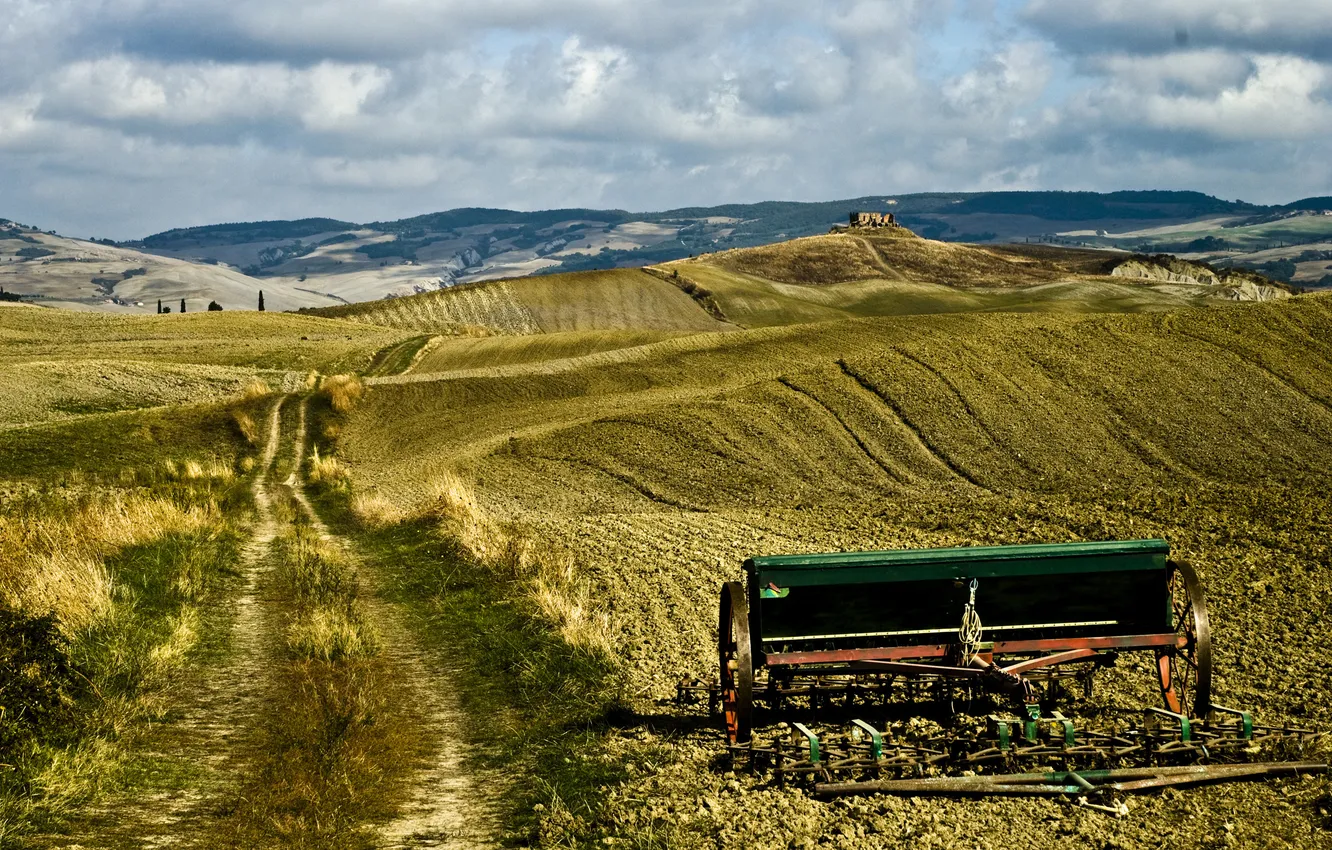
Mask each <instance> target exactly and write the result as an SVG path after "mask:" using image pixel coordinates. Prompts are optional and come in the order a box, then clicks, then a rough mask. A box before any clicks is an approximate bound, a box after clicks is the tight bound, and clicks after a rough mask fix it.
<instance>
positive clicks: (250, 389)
mask: <svg viewBox="0 0 1332 850" xmlns="http://www.w3.org/2000/svg"><path fill="white" fill-rule="evenodd" d="M272 394H273V388H272V387H270V386H269V385H268V382H267V381H265V380H263V379H262V378H254V379H253V380H251V381H250V382H249V383H247V384H246V385H245V386H244V387H243V388H242V389H241V391H240V397H241V400H242V401H257V400H259V399H261V398H266V397H267V396H270V395H272Z"/></svg>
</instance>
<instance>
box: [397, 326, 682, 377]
mask: <svg viewBox="0 0 1332 850" xmlns="http://www.w3.org/2000/svg"><path fill="white" fill-rule="evenodd" d="M687 334H688V331H566V332H563V333H551V334H534V335H530V336H499V337H482V338H471V339H469V338H458V339H442V340H439V341H438V342H437V343H436V344H435V345H434V346H432V347H431V348H430V349H429V350H428V351H427V352H426V353H425V355H424V356H423V357H422V358H421V359H420V360H419V361H418V362H417V364H416V366H415V367H414V369H413V371H414V372H415V373H418V374H420V373H434V372H449V371H454V370H459V369H494V368H502V367H508V366H515V365H520V364H527V363H537V362H547V361H552V360H564V359H566V358H570V357H585V356H587V355H589V354H597V353H600V352H604V351H616V350H619V349H624V348H636V347H638V346H642V345H650V344H652V343H656V342H662V341H664V340H668V339H673V338H676V337H680V336H684V335H687Z"/></svg>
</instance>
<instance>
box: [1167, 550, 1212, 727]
mask: <svg viewBox="0 0 1332 850" xmlns="http://www.w3.org/2000/svg"><path fill="white" fill-rule="evenodd" d="M1170 568H1171V569H1170V611H1171V616H1172V618H1173V622H1174V626H1175V633H1176V634H1177V635H1178V636H1179V637H1181V638H1183V640H1181V641H1179V643H1178V645H1177V647H1176V648H1175V649H1163V650H1157V653H1156V667H1157V672H1158V673H1159V675H1160V678H1161V697H1162V699H1163V700H1164V701H1165V706H1166V708H1167V709H1169V710H1170V711H1173V712H1176V713H1177V714H1187V715H1189V716H1190V717H1206V716H1207V712H1208V709H1209V708H1210V707H1211V704H1212V633H1211V630H1210V629H1209V628H1208V626H1207V600H1206V599H1204V598H1203V591H1202V584H1201V583H1200V582H1199V581H1198V574H1197V573H1195V572H1194V571H1193V567H1190V566H1189V565H1188V564H1186V563H1184V562H1183V561H1171V562H1170Z"/></svg>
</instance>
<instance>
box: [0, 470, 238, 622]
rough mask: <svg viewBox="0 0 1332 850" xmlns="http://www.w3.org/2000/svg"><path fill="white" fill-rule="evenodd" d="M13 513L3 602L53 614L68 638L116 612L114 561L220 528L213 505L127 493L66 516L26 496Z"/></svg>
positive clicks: (5, 541) (79, 502) (2, 525)
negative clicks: (110, 562) (119, 554)
mask: <svg viewBox="0 0 1332 850" xmlns="http://www.w3.org/2000/svg"><path fill="white" fill-rule="evenodd" d="M229 471H230V470H228V472H229ZM6 508H7V509H6V510H5V511H4V512H3V513H2V514H0V562H2V563H4V564H5V567H6V568H5V570H4V571H3V572H0V600H2V601H3V602H4V604H6V605H7V606H9V607H11V608H15V609H18V610H20V611H23V612H24V613H26V614H29V615H33V616H37V615H44V614H54V615H55V616H56V617H57V618H58V619H59V622H60V624H61V628H62V629H63V630H65V631H66V632H68V633H74V632H76V631H78V630H79V629H82V628H86V627H87V626H89V625H91V624H93V623H94V622H96V621H97V620H98V619H99V618H100V617H103V616H105V615H106V614H107V613H108V612H110V610H111V607H112V592H113V588H112V580H111V577H110V575H109V574H108V573H107V570H106V567H105V566H104V563H103V560H104V558H105V557H106V556H108V555H109V554H110V553H112V552H115V551H117V550H119V549H121V548H124V547H126V546H131V545H135V544H138V543H144V542H147V541H149V540H154V539H156V538H159V537H161V536H163V535H165V534H170V533H173V532H185V531H195V530H200V529H205V528H212V527H216V526H217V525H219V524H220V523H221V511H220V508H219V507H218V506H217V504H216V503H215V502H212V501H208V502H206V503H204V504H201V505H195V506H191V507H182V506H181V504H180V503H179V502H178V501H176V500H174V499H169V498H163V497H158V496H151V495H142V494H138V493H124V492H92V493H85V494H82V495H78V496H74V497H72V498H71V500H70V502H69V504H68V505H67V506H66V507H65V509H63V510H52V509H51V505H50V502H49V501H48V500H46V499H37V498H36V497H28V498H27V499H25V497H22V496H20V497H17V498H16V499H14V500H12V501H11V503H10V504H9V505H7V506H6Z"/></svg>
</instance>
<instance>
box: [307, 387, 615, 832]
mask: <svg viewBox="0 0 1332 850" xmlns="http://www.w3.org/2000/svg"><path fill="white" fill-rule="evenodd" d="M330 389H331V390H332V392H325V393H321V394H319V395H317V396H315V398H314V400H313V403H312V405H311V414H312V417H311V418H312V422H313V423H314V424H315V425H316V426H317V427H315V428H313V429H312V430H313V432H314V433H315V434H316V435H319V436H320V437H322V438H323V439H322V442H323V443H324V455H325V458H327V459H328V460H336V458H335V457H334V456H333V452H334V451H335V448H336V446H335V441H336V436H337V434H338V432H339V427H338V421H337V420H338V417H339V416H340V414H342V413H345V412H346V411H347V409H349V406H347V405H344V404H342V403H340V393H341V391H340V390H339V388H338V386H337V385H334V386H333V387H330ZM320 442H321V440H320V439H319V438H316V441H315V448H316V449H318V446H319V443H320ZM325 462H327V461H325ZM348 484H349V482H348V479H347V477H346V473H345V470H344V471H343V474H341V475H340V476H338V477H336V478H334V479H333V480H332V481H329V482H326V484H325V486H321V487H319V488H318V491H319V496H318V504H319V506H320V512H321V514H322V515H323V516H324V517H325V518H326V519H327V520H331V521H332V523H333V526H334V527H335V528H336V529H339V530H341V531H343V532H344V533H346V534H347V535H349V536H352V535H354V536H355V537H356V538H357V539H358V541H359V543H360V549H361V551H362V552H363V553H364V556H365V557H366V558H368V559H371V560H372V561H373V564H372V565H371V566H372V569H373V570H374V572H375V573H376V574H377V575H378V576H380V577H381V582H382V589H381V595H382V597H383V598H384V599H385V601H387V602H389V603H390V604H394V605H405V606H407V607H408V609H409V610H411V611H412V613H413V614H414V615H415V616H413V617H412V618H411V619H412V620H413V622H415V623H416V624H417V628H418V631H419V637H420V639H421V641H422V642H423V644H425V645H427V646H430V647H433V648H434V649H435V650H436V651H437V652H438V653H439V654H440V655H441V656H446V657H449V658H451V659H457V660H458V662H460V663H458V664H457V665H456V668H457V675H458V676H459V681H458V683H457V685H458V687H459V689H460V691H461V695H462V699H461V704H462V707H463V710H464V711H465V712H466V714H467V716H468V718H469V720H470V722H471V729H469V733H470V736H469V737H470V738H471V739H472V741H473V743H474V746H475V748H474V749H473V751H472V752H471V753H469V755H468V761H469V762H470V763H471V764H473V765H475V766H476V767H478V768H482V769H483V770H484V769H489V770H490V771H494V772H495V773H497V774H502V775H504V776H505V777H506V778H507V779H508V780H509V781H511V782H512V783H513V786H512V790H511V792H510V793H507V794H505V795H503V802H501V803H500V805H498V806H497V807H496V808H497V810H498V814H499V815H500V818H501V822H502V824H503V826H504V828H505V835H504V836H503V840H504V842H505V843H506V844H519V845H538V846H561V847H564V846H577V845H579V844H581V843H585V842H586V841H587V840H588V839H589V838H590V837H591V836H592V834H593V833H594V832H596V831H597V826H596V825H597V824H598V822H599V821H600V820H601V819H602V809H603V804H604V801H605V799H606V791H607V789H608V788H609V787H613V786H615V785H618V784H619V783H620V781H621V780H623V778H624V776H625V771H624V767H623V766H622V765H620V764H619V763H618V762H617V761H615V760H613V759H610V760H608V759H604V758H602V757H601V751H602V747H601V746H600V745H599V744H600V739H601V737H602V736H603V734H604V733H605V731H606V730H607V729H608V728H610V726H611V724H612V723H613V721H614V719H615V718H616V716H617V715H619V714H620V713H622V712H623V706H622V702H621V696H622V678H621V676H620V674H619V671H618V669H617V666H616V664H615V663H614V659H613V657H612V653H611V651H610V647H609V644H608V643H607V642H606V640H605V633H604V622H603V620H602V618H601V616H600V615H599V614H598V613H597V612H596V611H595V610H594V606H593V605H591V604H590V601H589V600H588V598H587V597H586V592H585V590H583V589H580V588H579V587H578V586H577V583H576V580H575V579H574V576H573V570H572V566H571V564H569V563H568V562H567V560H566V559H563V558H561V557H559V555H558V553H554V552H550V551H545V550H544V549H543V548H542V547H540V546H539V545H536V544H535V543H534V542H533V541H531V540H529V539H527V538H525V537H524V536H523V535H522V534H521V532H520V531H519V530H517V529H513V528H505V527H501V526H500V525H498V524H496V523H494V522H493V521H491V520H490V519H489V518H488V517H486V516H484V515H483V514H482V513H481V512H480V510H479V508H478V507H477V505H476V502H475V499H474V498H472V497H471V496H470V493H469V492H468V491H467V489H466V488H465V487H463V486H462V485H461V484H460V483H459V482H456V481H448V482H441V483H440V486H439V488H438V489H439V491H440V492H439V496H438V498H437V500H436V502H435V504H434V506H433V507H432V509H431V510H430V511H428V512H426V513H425V514H423V515H420V516H415V517H405V516H402V515H398V514H395V513H394V511H393V510H392V506H389V505H383V504H379V503H377V502H376V501H375V500H374V499H373V498H370V499H366V498H364V497H361V496H352V495H351V488H350V487H349V486H348ZM450 666H453V665H450Z"/></svg>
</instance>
